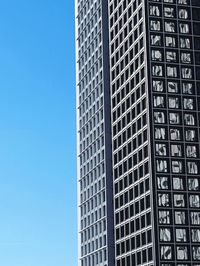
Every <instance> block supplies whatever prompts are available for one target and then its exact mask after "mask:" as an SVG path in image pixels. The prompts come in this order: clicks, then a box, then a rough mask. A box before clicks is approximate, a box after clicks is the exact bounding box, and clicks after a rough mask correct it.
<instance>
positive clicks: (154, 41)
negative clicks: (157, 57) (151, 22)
mask: <svg viewBox="0 0 200 266" xmlns="http://www.w3.org/2000/svg"><path fill="white" fill-rule="evenodd" d="M151 45H154V46H161V36H160V35H153V34H151Z"/></svg>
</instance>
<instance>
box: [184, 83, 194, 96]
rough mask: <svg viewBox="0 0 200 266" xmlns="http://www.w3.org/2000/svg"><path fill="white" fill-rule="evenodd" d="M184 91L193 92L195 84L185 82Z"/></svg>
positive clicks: (186, 92)
mask: <svg viewBox="0 0 200 266" xmlns="http://www.w3.org/2000/svg"><path fill="white" fill-rule="evenodd" d="M183 93H185V94H192V93H193V86H192V84H191V83H183Z"/></svg>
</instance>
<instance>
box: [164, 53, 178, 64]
mask: <svg viewBox="0 0 200 266" xmlns="http://www.w3.org/2000/svg"><path fill="white" fill-rule="evenodd" d="M166 59H167V61H168V62H176V52H171V51H167V52H166Z"/></svg>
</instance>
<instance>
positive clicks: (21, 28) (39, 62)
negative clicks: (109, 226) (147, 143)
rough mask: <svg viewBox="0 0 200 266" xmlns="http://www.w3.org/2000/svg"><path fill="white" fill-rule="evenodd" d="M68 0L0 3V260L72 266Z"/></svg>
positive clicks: (6, 265)
mask: <svg viewBox="0 0 200 266" xmlns="http://www.w3.org/2000/svg"><path fill="white" fill-rule="evenodd" d="M74 54H75V51H74V1H73V0H59V1H57V0H1V1H0V265H1V266H74V265H76V246H77V244H76V165H75V71H74V68H75V64H74Z"/></svg>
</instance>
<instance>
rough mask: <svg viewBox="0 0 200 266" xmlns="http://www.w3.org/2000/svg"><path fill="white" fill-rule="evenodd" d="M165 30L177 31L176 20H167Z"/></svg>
mask: <svg viewBox="0 0 200 266" xmlns="http://www.w3.org/2000/svg"><path fill="white" fill-rule="evenodd" d="M165 31H166V32H175V23H174V22H165Z"/></svg>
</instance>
